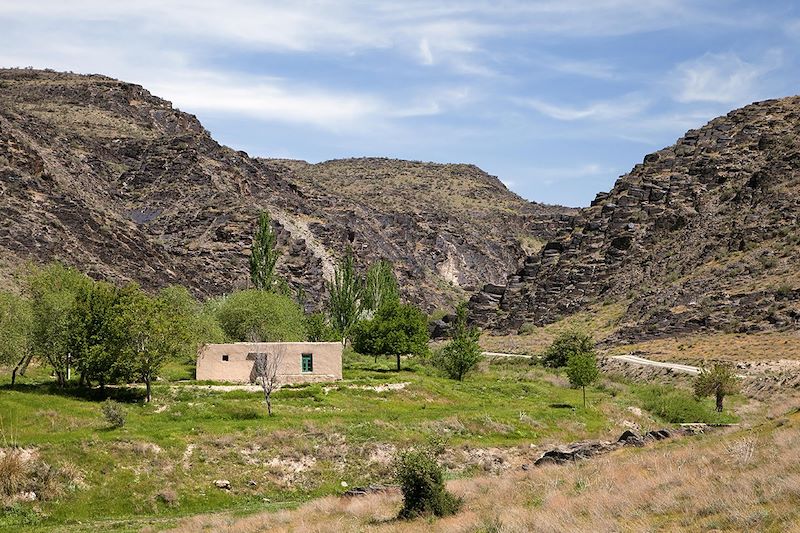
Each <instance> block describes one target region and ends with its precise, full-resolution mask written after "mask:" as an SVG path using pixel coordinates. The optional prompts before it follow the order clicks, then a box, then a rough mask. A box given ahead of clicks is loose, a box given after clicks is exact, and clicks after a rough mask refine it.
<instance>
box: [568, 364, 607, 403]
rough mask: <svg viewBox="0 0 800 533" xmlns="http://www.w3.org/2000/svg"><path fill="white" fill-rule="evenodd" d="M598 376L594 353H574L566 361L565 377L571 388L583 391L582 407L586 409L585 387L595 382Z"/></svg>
mask: <svg viewBox="0 0 800 533" xmlns="http://www.w3.org/2000/svg"><path fill="white" fill-rule="evenodd" d="M599 375H600V371H599V370H598V369H597V357H596V356H595V354H594V351H588V352H587V351H582V352H575V353H572V354H571V355H570V356H569V359H568V360H567V377H568V378H569V382H570V383H571V384H572V386H573V387H580V388H581V389H582V390H583V406H584V407H586V386H587V385H591V384H592V383H594V382H595V380H596V379H597V377H598V376H599Z"/></svg>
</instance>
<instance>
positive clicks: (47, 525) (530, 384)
mask: <svg viewBox="0 0 800 533" xmlns="http://www.w3.org/2000/svg"><path fill="white" fill-rule="evenodd" d="M393 365H394V361H393V360H390V359H388V358H387V359H379V361H378V362H377V363H374V362H373V359H372V358H366V357H361V356H358V355H356V354H347V356H346V359H345V371H344V378H345V379H344V380H343V381H341V382H337V383H331V384H325V385H323V384H314V385H306V386H299V387H287V388H284V389H282V390H281V391H279V392H278V393H276V394H275V398H274V408H275V413H276V414H275V416H272V417H268V416H266V409H265V407H264V403H263V396H261V394H260V393H259V392H249V391H242V390H234V391H227V392H226V391H222V390H218V389H216V390H209V388H208V387H205V386H204V385H201V384H196V383H194V382H191V381H181V382H167V381H160V382H158V384H157V385H156V386H155V388H154V401H153V403H151V404H144V403H143V402H142V401H141V395H142V392H143V391H142V390H141V389H138V388H117V389H110V390H109V391H108V392H109V394H111V395H112V396H114V397H116V398H117V399H118V400H119V401H120V402H123V404H124V408H125V410H126V412H127V422H126V424H125V426H124V427H122V428H119V429H111V428H109V426H108V424H107V423H106V421H105V420H104V419H103V417H102V416H101V405H102V398H101V397H100V393H99V390H96V389H95V390H91V391H85V390H81V389H78V388H77V387H75V388H67V389H65V390H60V389H58V388H56V387H55V386H54V384H53V383H51V380H50V378H49V376H48V375H47V373H46V372H45V371H44V370H42V369H39V368H35V369H32V371H31V372H30V373H29V375H28V376H26V377H25V378H23V379H22V380H21V382H19V383H18V384H17V386H16V387H15V388H13V389H12V388H11V387H10V385H9V384H8V378H7V374H5V375H4V376H5V377H4V378H3V379H4V380H5V381H4V382H3V383H4V384H3V385H1V386H0V429H1V430H2V433H0V438H2V439H3V446H4V447H5V448H6V449H8V448H10V447H12V446H17V447H21V448H26V449H34V450H35V453H36V455H37V457H38V459H37V460H38V461H39V462H40V463H46V464H48V465H51V466H53V467H55V470H54V471H55V472H58V474H57V475H56V474H54V475H53V476H54V477H55V478H57V479H56V481H54V482H53V484H52V486H51V488H50V492H49V494H45V495H44V496H45V497H49V499H47V500H46V501H37V502H33V503H18V504H15V505H14V506H12V507H8V508H6V509H5V510H4V511H2V513H3V514H1V515H0V530H3V531H19V530H25V531H45V530H46V531H51V530H55V531H88V530H96V529H97V528H98V527H101V528H103V529H105V530H115V531H117V530H119V531H129V530H130V531H135V530H139V529H141V528H142V527H145V526H148V525H152V526H153V527H154V528H156V529H160V528H165V527H168V526H170V525H172V524H174V523H175V522H176V521H177V520H178V519H179V518H180V517H182V516H187V515H192V514H197V513H209V512H217V511H228V512H232V513H234V514H247V513H253V512H257V511H264V510H276V509H281V508H286V507H294V506H297V505H298V504H299V503H301V502H303V501H307V500H309V499H311V498H314V497H318V496H322V495H328V494H336V493H341V492H343V491H344V490H346V488H345V487H343V484H342V482H345V483H346V484H347V486H349V487H354V486H360V485H366V484H370V483H390V482H391V460H392V458H393V456H394V453H395V451H396V450H397V449H398V448H402V447H405V446H410V445H414V444H415V443H422V442H425V441H426V440H428V439H430V438H433V437H436V438H442V439H444V440H445V443H446V446H447V448H448V450H449V453H448V455H447V458H448V459H447V460H446V461H445V462H446V466H447V468H448V472H449V475H451V476H469V475H474V474H476V473H482V472H485V471H487V468H489V467H487V465H486V463H485V461H484V462H482V461H481V460H479V458H480V457H484V456H485V455H486V451H487V450H488V451H492V450H494V451H496V450H500V451H507V452H508V453H509V454H511V455H512V456H514V457H520V458H522V459H524V460H527V461H532V460H533V459H535V456H536V454H537V453H540V452H541V451H542V449H543V447H545V446H547V445H550V444H554V443H561V442H568V441H572V440H576V439H583V438H591V437H606V438H611V437H615V436H616V435H617V434H618V433H619V432H621V428H622V426H621V423H622V421H623V420H635V421H636V422H637V423H639V424H640V425H641V427H642V429H648V428H649V427H654V426H663V425H665V424H666V422H667V421H673V422H674V421H679V419H680V418H681V417H686V416H689V417H692V418H693V419H697V418H702V419H704V420H706V421H712V420H729V418H728V417H727V416H726V417H723V418H717V417H716V416H715V414H712V413H711V406H710V403H709V402H705V401H704V402H696V401H694V400H692V399H691V398H690V395H689V394H688V393H687V392H683V391H676V390H673V389H666V388H663V387H661V388H656V389H654V388H652V387H647V386H642V385H633V384H629V383H625V382H623V381H621V380H611V379H608V378H605V379H603V380H601V382H599V383H598V385H597V386H596V387H592V388H590V389H588V399H589V406H588V407H587V408H585V409H584V408H583V407H582V404H581V393H580V391H579V390H575V389H571V388H569V387H568V386H567V382H566V379H565V378H564V377H563V376H561V375H559V374H557V373H554V372H552V371H550V370H546V369H543V368H541V367H538V366H534V365H532V364H531V363H530V362H529V361H528V360H510V361H503V362H495V363H491V364H489V363H488V362H484V363H482V364H481V368H480V370H479V371H478V372H476V373H474V374H472V375H470V376H469V377H468V379H467V380H466V381H464V382H457V381H452V380H449V379H446V378H443V377H439V376H438V375H437V374H436V373H435V372H434V371H433V370H431V369H429V368H428V367H425V366H422V365H419V364H416V363H414V362H412V361H407V362H405V364H404V369H403V371H401V372H394V371H391V370H390V369H391V368H392V367H393ZM190 373H191V372H190V369H186V368H183V369H182V368H181V367H180V366H179V365H172V366H170V367H169V368H168V371H167V372H165V373H164V375H166V376H171V377H173V378H176V379H177V378H181V377H185V376H187V375H189V374H190ZM390 384H394V385H393V387H394V388H393V389H388V390H381V386H386V385H390ZM376 387H377V388H378V390H376V389H375V388H376ZM670 395H671V396H670ZM662 397H670V398H671V400H670V402H672V403H674V404H676V405H674V406H673V405H671V404H670V405H666V404H663V405H657V404H658V402H659V398H662ZM687 405H688V406H689V407H688V408H687ZM629 406H637V407H639V408H650V409H652V410H653V411H654V412H656V413H657V414H653V415H652V416H651V415H650V414H649V413H647V412H645V414H644V416H639V417H638V418H635V417H633V415H632V414H631V411H630V410H629V409H628V407H629ZM687 413H688V414H687ZM691 421H694V420H691ZM532 446H534V447H536V448H534V449H531V447H532ZM473 459H474V460H473ZM218 479H226V480H228V481H230V483H231V490H229V491H226V490H220V489H218V488H216V487H215V486H214V481H215V480H218ZM59 480H60V481H59Z"/></svg>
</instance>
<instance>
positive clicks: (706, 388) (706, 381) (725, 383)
mask: <svg viewBox="0 0 800 533" xmlns="http://www.w3.org/2000/svg"><path fill="white" fill-rule="evenodd" d="M739 388H740V383H739V378H738V376H737V375H736V374H735V372H734V369H733V366H732V365H730V364H724V363H714V366H713V367H712V368H711V370H709V369H707V368H704V369H702V370H701V371H700V374H699V375H698V376H697V377H696V378H695V380H694V394H695V396H697V397H698V398H702V397H704V396H714V398H715V400H716V406H717V412H718V413H721V412H722V402H723V400H724V399H725V396H728V395H729V394H736V393H737V392H739Z"/></svg>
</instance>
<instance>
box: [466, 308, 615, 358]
mask: <svg viewBox="0 0 800 533" xmlns="http://www.w3.org/2000/svg"><path fill="white" fill-rule="evenodd" d="M627 308H628V303H627V302H619V303H613V304H608V305H598V306H595V307H593V308H592V309H589V310H587V311H581V312H579V313H575V314H573V315H570V316H568V317H565V318H563V319H561V320H559V321H558V322H554V323H552V324H548V325H546V326H533V325H525V326H523V327H522V328H521V333H520V334H519V335H516V334H515V335H491V334H489V333H484V334H483V335H482V336H481V341H480V342H481V348H483V349H484V350H487V351H490V352H502V353H520V354H530V355H537V354H539V353H541V352H542V351H543V350H544V349H545V348H547V347H548V346H549V345H550V344H551V343H552V342H553V339H555V338H556V336H557V335H558V334H559V333H562V332H564V331H567V330H573V329H575V330H580V331H585V332H586V333H590V334H591V335H592V336H593V337H594V340H595V341H601V340H603V339H605V338H606V337H608V336H609V335H611V334H612V333H614V332H615V331H616V330H617V328H618V326H619V323H620V320H621V319H622V317H623V315H624V314H625V311H626V310H627Z"/></svg>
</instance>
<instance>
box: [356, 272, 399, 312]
mask: <svg viewBox="0 0 800 533" xmlns="http://www.w3.org/2000/svg"><path fill="white" fill-rule="evenodd" d="M361 300H362V301H361V303H362V308H363V309H364V310H365V311H366V312H369V313H374V312H376V311H377V310H378V309H380V308H381V307H382V306H384V305H388V304H398V303H400V289H399V287H398V286H397V278H396V277H395V275H394V268H393V267H392V264H391V263H390V262H389V261H386V260H385V259H381V260H380V261H378V262H377V263H373V264H372V265H370V267H369V268H368V269H367V274H366V277H365V280H364V294H363V296H362V299H361Z"/></svg>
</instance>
